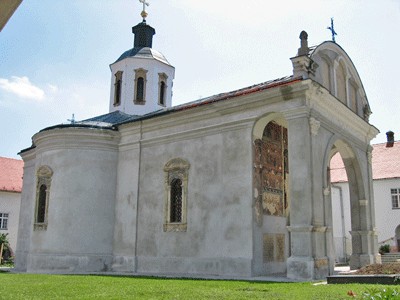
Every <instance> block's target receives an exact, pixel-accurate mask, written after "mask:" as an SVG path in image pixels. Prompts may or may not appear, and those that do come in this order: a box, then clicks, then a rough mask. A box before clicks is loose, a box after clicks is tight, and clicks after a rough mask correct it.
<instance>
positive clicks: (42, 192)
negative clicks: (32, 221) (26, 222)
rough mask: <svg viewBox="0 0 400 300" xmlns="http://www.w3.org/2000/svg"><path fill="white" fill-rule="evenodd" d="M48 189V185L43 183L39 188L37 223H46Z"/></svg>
mask: <svg viewBox="0 0 400 300" xmlns="http://www.w3.org/2000/svg"><path fill="white" fill-rule="evenodd" d="M46 191H47V187H46V185H45V184H42V185H41V186H40V188H39V199H38V209H37V215H36V223H44V217H45V214H46Z"/></svg>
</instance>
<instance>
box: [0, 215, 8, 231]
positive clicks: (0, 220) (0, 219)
mask: <svg viewBox="0 0 400 300" xmlns="http://www.w3.org/2000/svg"><path fill="white" fill-rule="evenodd" d="M7 225H8V214H6V213H0V230H7Z"/></svg>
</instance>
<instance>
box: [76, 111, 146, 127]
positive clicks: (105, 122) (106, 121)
mask: <svg viewBox="0 0 400 300" xmlns="http://www.w3.org/2000/svg"><path fill="white" fill-rule="evenodd" d="M138 118H140V116H137V115H128V114H126V113H124V112H120V111H118V110H117V111H114V112H111V113H108V114H104V115H101V116H97V117H93V118H90V119H86V120H83V121H79V122H75V124H76V125H78V126H79V125H94V126H100V127H107V126H113V125H116V124H119V123H126V122H130V121H133V120H135V119H138Z"/></svg>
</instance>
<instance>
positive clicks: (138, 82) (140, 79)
mask: <svg viewBox="0 0 400 300" xmlns="http://www.w3.org/2000/svg"><path fill="white" fill-rule="evenodd" d="M146 76H147V70H145V69H142V68H140V69H136V70H135V94H134V95H135V96H134V99H133V102H134V103H135V104H145V102H146V82H147V78H146Z"/></svg>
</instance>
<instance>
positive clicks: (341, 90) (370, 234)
mask: <svg viewBox="0 0 400 300" xmlns="http://www.w3.org/2000/svg"><path fill="white" fill-rule="evenodd" d="M146 15H147V14H146V13H145V12H143V14H142V16H143V17H144V18H145V16H146ZM132 29H133V33H134V34H135V39H134V47H133V48H132V49H130V50H128V51H126V52H124V53H123V54H122V55H121V56H120V57H119V58H118V59H117V61H116V62H115V63H113V64H111V96H110V106H109V107H110V110H109V113H108V114H105V115H101V116H97V117H94V118H91V119H88V120H84V121H80V122H75V123H73V124H59V125H55V126H51V127H47V128H45V129H43V130H41V131H40V132H38V133H36V134H35V135H34V136H33V138H32V140H33V144H32V146H31V147H29V148H27V149H24V150H22V151H21V153H20V155H21V156H22V158H23V160H24V163H25V165H24V181H23V192H22V197H21V218H20V228H19V235H18V243H17V252H16V269H17V270H19V271H28V272H101V271H115V272H127V273H135V274H176V275H177V276H182V274H183V275H187V276H192V275H196V276H209V275H214V276H221V277H232V276H234V277H252V276H262V275H264V276H265V275H270V276H279V277H281V276H286V277H288V278H291V279H297V280H311V279H321V278H325V277H326V276H327V275H329V274H332V273H333V271H334V263H335V257H334V253H333V251H332V249H333V244H332V243H333V238H332V211H331V210H330V208H331V206H330V203H331V195H330V192H329V191H330V190H329V186H330V181H329V176H328V175H327V171H326V170H327V168H328V166H329V161H330V159H331V157H332V155H334V154H335V153H336V152H340V153H341V155H342V156H343V157H345V158H346V161H347V162H349V164H348V165H347V167H346V169H347V171H348V173H349V174H350V176H349V179H350V182H352V184H353V185H358V186H360V188H359V189H357V190H354V191H353V193H352V195H351V201H352V203H354V205H352V206H351V215H352V218H353V220H355V222H354V224H353V226H352V230H353V231H354V232H357V234H354V235H353V236H352V239H353V243H352V246H353V251H352V255H351V258H350V263H351V266H352V267H353V268H359V267H360V266H364V265H367V264H370V263H375V262H378V261H380V255H379V254H378V248H377V241H376V235H375V232H374V228H375V223H374V216H373V214H371V213H370V212H371V210H373V207H374V206H373V203H374V199H373V195H372V194H371V193H370V191H371V188H370V187H371V185H372V178H370V177H369V176H368V174H369V170H370V162H369V160H368V159H367V157H368V153H369V151H370V145H369V143H370V140H371V139H372V138H374V137H375V135H376V134H377V133H378V130H377V129H376V128H375V127H374V126H372V125H371V124H370V123H369V114H370V109H369V104H368V100H367V97H366V94H365V91H364V89H363V85H362V82H361V79H360V77H359V75H358V73H357V70H356V68H355V66H354V65H353V63H352V61H351V59H350V57H349V56H348V55H347V53H346V52H345V51H344V50H343V49H342V48H341V47H340V46H339V45H338V44H336V43H334V42H331V41H326V42H323V43H321V44H319V45H318V46H315V47H308V40H307V38H308V36H307V33H306V32H304V31H303V32H301V34H300V45H301V46H300V48H299V49H298V51H297V54H296V49H293V54H294V55H295V56H294V57H292V58H290V60H291V61H292V65H293V73H292V74H289V76H286V77H282V78H279V79H275V80H270V81H266V82H263V83H259V84H255V85H253V86H250V87H245V88H241V89H237V90H235V91H231V92H226V93H221V94H218V95H215V96H211V97H208V98H204V99H200V100H197V101H194V102H189V103H186V104H183V105H179V106H172V104H171V96H172V86H173V84H172V83H173V82H172V81H173V79H174V72H175V70H174V68H173V67H172V66H171V65H170V64H169V62H168V61H167V60H166V58H165V57H164V56H163V55H162V54H161V53H159V52H157V51H155V50H154V49H152V38H153V35H154V34H155V30H154V29H153V28H152V27H151V26H149V25H148V24H147V22H146V20H145V19H143V22H141V23H139V24H138V25H136V26H134V27H133V28H132ZM244 59H251V57H245V58H244ZM270 59H274V58H273V57H271V58H270ZM288 61H289V58H288ZM259 63H260V64H262V63H263V62H262V61H260V62H259ZM288 63H289V62H288ZM195 71H196V70H193V72H195ZM249 72H251V70H249ZM359 174H361V175H362V176H356V175H359ZM360 199H365V200H364V201H363V202H360V201H359V200H360Z"/></svg>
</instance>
